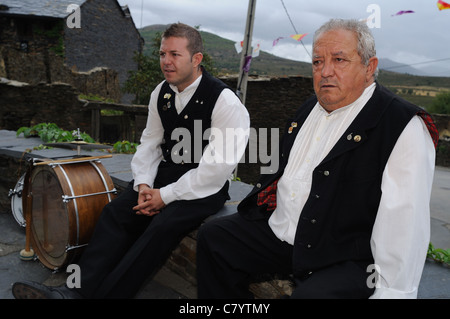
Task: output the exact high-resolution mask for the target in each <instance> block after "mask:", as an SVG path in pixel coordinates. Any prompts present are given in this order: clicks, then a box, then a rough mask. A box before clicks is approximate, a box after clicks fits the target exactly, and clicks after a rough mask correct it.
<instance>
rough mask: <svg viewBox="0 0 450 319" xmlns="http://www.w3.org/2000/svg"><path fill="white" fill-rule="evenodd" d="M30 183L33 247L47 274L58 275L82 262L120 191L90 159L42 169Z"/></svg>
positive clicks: (54, 163)
mask: <svg viewBox="0 0 450 319" xmlns="http://www.w3.org/2000/svg"><path fill="white" fill-rule="evenodd" d="M29 183H30V184H29V185H28V187H27V192H28V193H27V194H29V195H28V197H29V199H28V203H29V204H27V205H26V209H27V210H29V211H27V213H29V214H30V217H29V220H30V224H31V225H30V241H31V246H32V247H33V249H34V251H35V253H36V256H37V257H38V258H39V260H40V261H41V262H42V263H43V264H44V265H45V266H46V267H47V268H50V269H53V270H58V269H59V268H61V267H63V266H65V265H67V264H69V263H72V262H73V261H75V260H76V258H77V257H79V255H80V254H81V251H82V248H83V247H84V246H86V245H87V244H88V242H89V239H90V237H91V235H92V233H93V230H94V227H95V224H96V222H97V220H98V218H99V216H100V213H101V212H102V210H103V207H104V206H105V205H106V204H107V203H109V202H110V201H111V200H112V199H113V198H114V197H115V195H116V193H117V191H116V189H115V188H114V183H113V182H112V180H111V178H110V176H109V175H108V173H107V171H106V169H105V168H104V167H103V165H102V164H101V163H100V161H98V160H92V159H88V160H87V159H86V158H85V159H82V160H80V159H79V160H77V159H73V160H70V161H67V160H66V161H60V162H58V161H57V160H56V161H49V162H43V163H39V164H38V165H36V166H34V167H33V169H32V171H31V173H30V178H29ZM26 186H27V185H26Z"/></svg>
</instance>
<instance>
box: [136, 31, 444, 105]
mask: <svg viewBox="0 0 450 319" xmlns="http://www.w3.org/2000/svg"><path fill="white" fill-rule="evenodd" d="M166 27H167V26H165V25H151V26H147V27H144V28H142V29H140V30H139V31H140V33H141V36H142V37H143V38H144V40H145V46H144V54H151V52H152V44H153V39H154V37H155V35H156V33H157V32H162V31H163V30H164V29H165V28H166ZM200 33H201V35H202V37H203V41H204V45H205V51H206V52H207V53H208V54H209V55H210V56H211V57H212V59H213V61H214V66H215V67H216V69H217V71H218V73H219V74H220V75H232V74H238V73H239V64H240V55H239V54H238V53H237V52H236V49H235V47H234V44H235V43H234V41H231V40H228V39H224V38H222V37H219V36H217V35H215V34H212V33H209V32H205V31H200ZM393 63H395V62H392V61H390V60H389V59H382V58H380V67H381V68H383V65H384V66H385V67H392V65H393ZM408 71H410V72H411V73H413V72H414V70H413V69H409V70H408ZM249 74H250V75H258V76H311V63H306V62H298V61H293V60H289V59H284V58H280V57H277V56H275V55H273V54H269V53H267V52H264V51H261V52H260V55H259V57H257V58H255V59H253V60H252V64H251V69H250V73H249ZM378 82H379V83H381V84H382V85H384V86H386V87H388V88H389V89H391V90H392V91H394V92H395V93H397V94H399V95H400V96H402V97H403V98H405V99H407V100H409V101H411V102H412V103H415V104H417V105H420V106H423V107H426V106H428V105H429V104H430V103H431V101H432V100H433V98H434V96H436V94H438V93H439V92H441V91H444V90H446V91H450V77H433V76H419V75H412V74H407V73H397V72H392V71H388V70H383V69H381V70H380V75H379V77H378Z"/></svg>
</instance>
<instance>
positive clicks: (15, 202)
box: [10, 173, 26, 227]
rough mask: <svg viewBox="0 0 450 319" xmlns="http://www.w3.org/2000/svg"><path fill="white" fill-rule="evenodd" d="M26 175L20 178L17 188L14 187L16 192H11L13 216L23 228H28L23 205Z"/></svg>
mask: <svg viewBox="0 0 450 319" xmlns="http://www.w3.org/2000/svg"><path fill="white" fill-rule="evenodd" d="M25 175H26V173H25V174H23V175H22V177H20V179H19V180H18V181H17V183H16V186H15V187H14V190H12V191H10V192H11V212H12V214H13V217H14V219H15V220H16V222H17V223H18V224H19V225H20V226H22V227H25V226H26V222H25V217H24V216H25V215H24V213H23V204H22V194H23V186H24V180H25Z"/></svg>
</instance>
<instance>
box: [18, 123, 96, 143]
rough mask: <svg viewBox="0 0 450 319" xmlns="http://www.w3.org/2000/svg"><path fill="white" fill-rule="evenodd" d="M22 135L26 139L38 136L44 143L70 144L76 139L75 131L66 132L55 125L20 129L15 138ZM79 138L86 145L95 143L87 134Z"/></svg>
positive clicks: (47, 124) (43, 124) (76, 133)
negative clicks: (86, 143)
mask: <svg viewBox="0 0 450 319" xmlns="http://www.w3.org/2000/svg"><path fill="white" fill-rule="evenodd" d="M20 134H23V136H24V137H25V138H27V137H37V136H39V137H40V138H41V140H42V141H43V142H44V143H58V142H72V141H74V140H75V139H76V138H78V132H77V131H66V130H63V129H61V128H59V127H58V125H56V124H55V123H40V124H37V125H34V126H31V127H25V126H24V127H21V128H19V129H18V130H17V132H16V136H19V135H20ZM80 137H81V139H82V140H83V141H85V142H88V143H95V140H94V139H93V138H92V137H90V136H89V134H86V133H84V132H83V133H81V134H80Z"/></svg>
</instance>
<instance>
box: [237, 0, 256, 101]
mask: <svg viewBox="0 0 450 319" xmlns="http://www.w3.org/2000/svg"><path fill="white" fill-rule="evenodd" d="M255 9H256V0H249V1H248V11H247V23H246V26H245V36H244V44H243V48H242V53H241V65H240V67H239V78H238V83H237V89H236V93H237V95H238V96H239V98H240V99H241V102H242V104H245V98H246V96H247V81H248V73H247V72H245V71H244V66H245V64H246V63H248V60H249V59H251V56H252V35H253V24H254V21H255Z"/></svg>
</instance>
